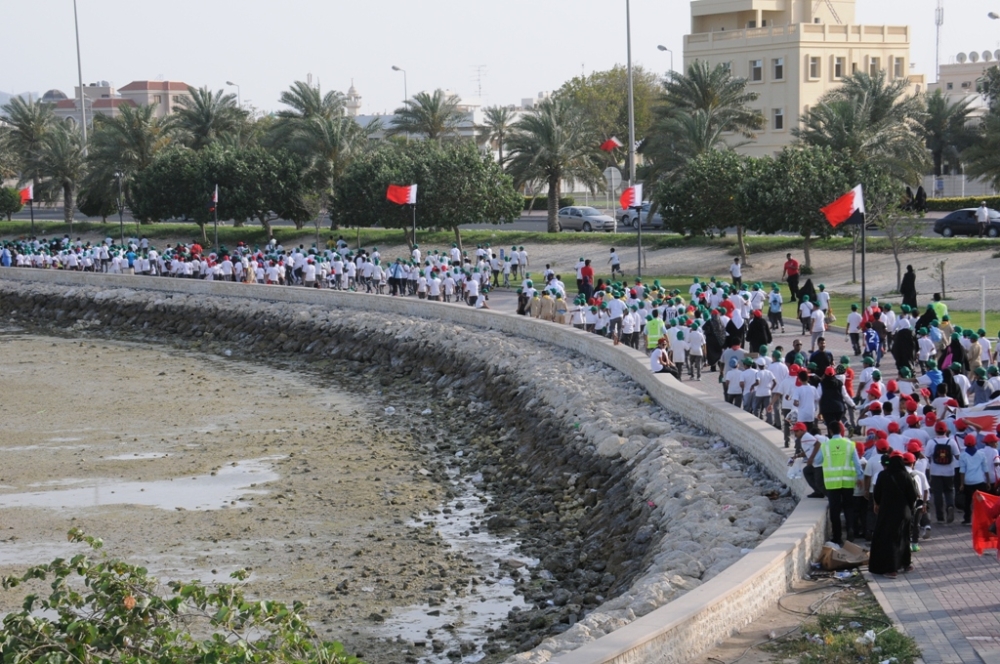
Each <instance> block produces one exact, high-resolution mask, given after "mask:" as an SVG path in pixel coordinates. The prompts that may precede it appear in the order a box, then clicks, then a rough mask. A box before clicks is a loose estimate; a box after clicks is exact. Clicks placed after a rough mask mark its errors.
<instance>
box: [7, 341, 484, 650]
mask: <svg viewBox="0 0 1000 664" xmlns="http://www.w3.org/2000/svg"><path fill="white" fill-rule="evenodd" d="M0 376H3V398H2V403H3V414H4V418H3V419H4V435H3V437H2V439H0V452H2V454H3V460H4V462H3V465H2V467H0V508H2V512H0V513H2V521H0V524H2V525H0V528H2V530H0V574H12V573H17V572H18V571H23V569H24V568H25V567H26V566H27V565H29V564H33V563H40V562H44V561H47V560H50V559H51V558H53V557H55V556H56V555H66V554H68V553H75V552H79V549H76V548H74V547H73V546H71V545H68V544H67V543H66V531H68V530H69V529H70V528H72V527H74V526H76V527H80V528H82V529H83V530H84V531H86V532H87V533H88V534H92V535H95V536H99V537H102V538H103V539H104V541H105V543H106V551H107V552H108V553H109V554H111V555H113V556H116V557H122V558H125V559H127V560H130V561H133V562H137V563H140V564H143V565H146V566H147V567H148V568H149V569H150V571H151V573H153V574H154V575H156V576H158V577H159V578H161V579H184V580H189V579H201V580H203V581H229V579H228V574H229V573H230V572H232V571H233V570H235V569H238V568H252V570H253V573H252V576H251V579H250V583H249V590H250V592H251V593H252V594H254V595H256V596H259V597H269V598H273V599H281V600H285V601H291V600H293V599H299V600H304V601H308V602H310V603H311V608H310V614H311V616H312V617H313V618H314V619H315V621H316V622H317V623H318V627H319V630H320V632H321V634H323V635H324V636H325V637H327V638H337V639H340V640H344V641H345V642H346V643H347V644H348V646H349V648H350V651H351V652H355V653H358V654H360V655H363V656H364V657H365V658H366V659H367V660H368V661H373V662H388V661H402V660H403V659H404V653H402V652H401V648H402V647H399V648H396V649H395V650H393V649H392V648H388V647H387V646H386V645H385V644H384V642H383V641H382V640H380V639H378V638H373V637H372V635H371V630H370V629H369V628H370V627H371V626H372V625H373V623H377V622H381V621H380V620H377V619H375V618H372V614H386V613H387V612H388V611H389V610H391V609H392V608H394V607H402V606H410V605H414V604H417V603H420V602H423V601H426V600H427V598H428V596H429V595H431V596H433V595H434V594H435V593H428V592H426V590H427V588H426V586H427V580H428V579H429V578H430V577H433V578H434V579H435V580H436V581H437V582H439V584H440V585H441V586H442V589H448V590H451V589H452V587H454V588H457V589H459V590H458V592H461V589H462V588H465V587H466V586H467V585H468V583H469V579H470V578H471V577H473V575H474V574H475V572H476V570H475V568H474V567H473V566H472V565H471V564H470V563H469V562H468V561H467V560H466V559H464V558H463V557H462V556H459V555H456V554H455V553H453V552H450V551H449V550H448V548H447V547H446V546H444V545H442V542H441V539H440V537H439V536H438V535H437V534H436V533H435V531H434V530H433V529H428V528H413V527H411V526H409V525H408V524H407V523H406V522H408V521H409V519H410V518H411V517H415V516H417V515H420V514H423V513H425V512H426V511H427V510H429V509H434V508H436V507H437V506H439V505H440V503H441V501H442V500H443V499H444V492H443V491H442V489H441V487H440V486H439V485H438V484H436V483H435V482H434V481H433V480H432V478H430V477H428V476H427V474H428V473H427V471H425V470H423V469H422V458H424V457H423V455H422V453H421V451H420V447H419V444H418V441H417V440H415V439H416V438H417V437H418V434H417V433H414V432H412V431H411V429H410V428H409V427H407V426H406V421H405V419H399V418H397V419H396V420H395V421H389V420H388V418H386V417H384V413H383V412H382V407H383V406H384V404H378V405H375V404H374V403H369V401H367V400H365V399H364V398H363V397H362V396H361V392H360V391H356V390H353V389H351V387H350V386H349V385H346V384H342V385H341V386H340V387H337V386H335V385H331V384H330V381H329V380H326V379H323V378H321V377H319V376H317V375H311V374H310V373H308V372H306V371H302V370H297V369H294V368H292V369H287V370H279V369H275V368H272V367H267V366H263V365H254V364H250V363H245V362H240V363H239V364H237V363H235V362H231V361H227V360H226V359H225V358H212V357H208V356H204V355H198V354H194V353H185V352H181V351H177V350H174V349H169V348H163V349H158V348H155V347H150V346H139V345H134V344H126V343H114V342H107V341H97V342H91V341H82V342H81V341H73V340H66V339H58V338H50V337H32V336H25V335H19V334H4V335H0ZM338 586H340V590H339V591H338ZM25 592H26V591H25ZM22 595H23V593H22V592H20V591H10V592H3V593H0V612H6V611H9V610H12V609H14V608H16V607H18V606H19V605H20V598H21V597H22Z"/></svg>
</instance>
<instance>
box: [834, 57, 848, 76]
mask: <svg viewBox="0 0 1000 664" xmlns="http://www.w3.org/2000/svg"><path fill="white" fill-rule="evenodd" d="M844 64H846V63H845V61H844V58H842V57H838V58H834V59H833V78H834V79H835V80H838V81H839V80H840V79H842V78H844Z"/></svg>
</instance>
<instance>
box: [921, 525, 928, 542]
mask: <svg viewBox="0 0 1000 664" xmlns="http://www.w3.org/2000/svg"><path fill="white" fill-rule="evenodd" d="M930 536H931V527H930V526H924V527H923V528H922V529H921V533H920V539H928V538H930Z"/></svg>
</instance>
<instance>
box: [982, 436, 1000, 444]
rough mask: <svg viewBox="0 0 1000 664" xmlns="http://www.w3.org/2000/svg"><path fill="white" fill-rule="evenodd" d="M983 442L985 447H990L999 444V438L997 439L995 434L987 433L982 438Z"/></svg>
mask: <svg viewBox="0 0 1000 664" xmlns="http://www.w3.org/2000/svg"><path fill="white" fill-rule="evenodd" d="M983 442H984V443H986V444H987V445H990V444H992V443H997V442H1000V438H997V435H996V434H995V433H988V434H986V435H985V436H983Z"/></svg>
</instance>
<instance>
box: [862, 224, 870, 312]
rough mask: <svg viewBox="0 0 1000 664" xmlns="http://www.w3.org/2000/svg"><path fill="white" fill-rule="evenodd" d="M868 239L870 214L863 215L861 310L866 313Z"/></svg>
mask: <svg viewBox="0 0 1000 664" xmlns="http://www.w3.org/2000/svg"><path fill="white" fill-rule="evenodd" d="M867 238H868V214H867V213H864V214H862V215H861V310H862V311H864V310H865V307H867V306H868V297H867V295H868V294H867V293H866V291H865V254H866V253H867V252H866V249H867V242H866V240H867Z"/></svg>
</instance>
